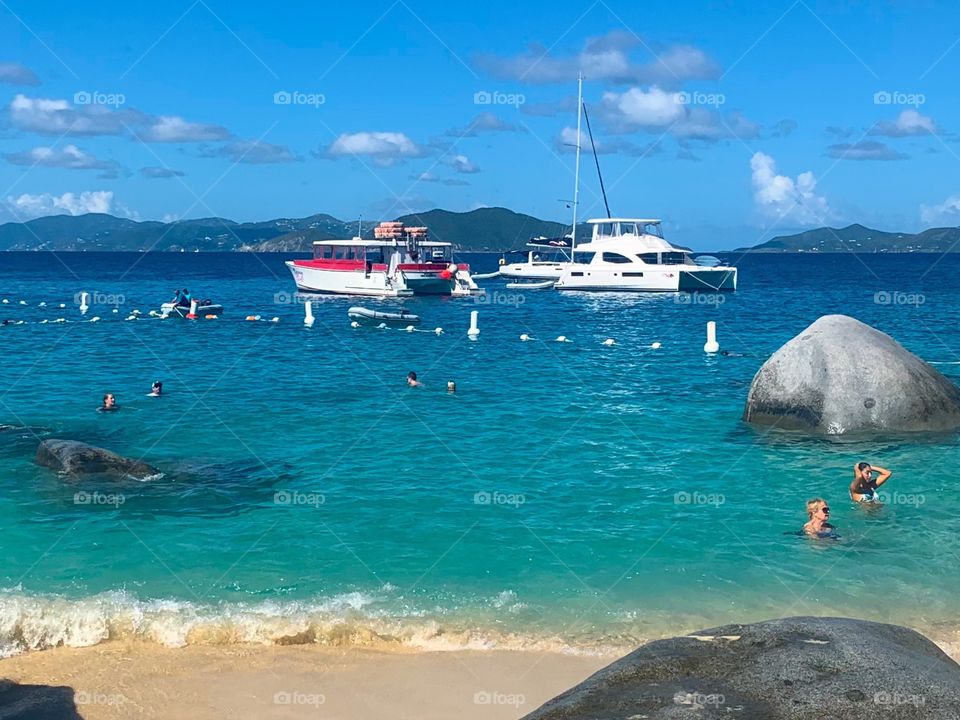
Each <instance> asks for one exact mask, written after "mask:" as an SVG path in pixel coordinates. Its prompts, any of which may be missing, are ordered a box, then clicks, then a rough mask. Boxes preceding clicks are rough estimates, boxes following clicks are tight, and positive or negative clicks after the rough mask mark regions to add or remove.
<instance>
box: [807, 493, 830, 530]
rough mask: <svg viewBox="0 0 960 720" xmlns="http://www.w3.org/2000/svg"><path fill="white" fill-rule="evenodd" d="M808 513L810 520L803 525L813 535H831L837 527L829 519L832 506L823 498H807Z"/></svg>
mask: <svg viewBox="0 0 960 720" xmlns="http://www.w3.org/2000/svg"><path fill="white" fill-rule="evenodd" d="M807 515H808V516H809V518H810V519H809V520H808V521H807V523H806V524H805V525H804V526H803V531H804V532H805V533H806V534H807V535H809V536H811V537H818V538H824V537H831V536H833V531H834V530H835V529H836V528H834V527H833V525H831V524H830V523H829V522H828V520H829V519H830V507H829V506H828V505H827V501H826V500H824V499H823V498H813V500H807Z"/></svg>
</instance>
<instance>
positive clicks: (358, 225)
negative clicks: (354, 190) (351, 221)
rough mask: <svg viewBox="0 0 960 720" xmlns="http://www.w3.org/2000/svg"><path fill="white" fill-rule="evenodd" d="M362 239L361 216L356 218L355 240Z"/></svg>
mask: <svg viewBox="0 0 960 720" xmlns="http://www.w3.org/2000/svg"><path fill="white" fill-rule="evenodd" d="M361 238H363V215H360V216H359V217H358V218H357V240H360V239H361Z"/></svg>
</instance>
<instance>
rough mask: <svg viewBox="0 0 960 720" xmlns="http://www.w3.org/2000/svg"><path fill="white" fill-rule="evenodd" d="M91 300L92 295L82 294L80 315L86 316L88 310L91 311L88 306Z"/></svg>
mask: <svg viewBox="0 0 960 720" xmlns="http://www.w3.org/2000/svg"><path fill="white" fill-rule="evenodd" d="M89 299H90V293H87V292H82V293H80V314H81V315H82V314H85V313H86V312H87V310H89V309H90V306H89V305H87V300H89Z"/></svg>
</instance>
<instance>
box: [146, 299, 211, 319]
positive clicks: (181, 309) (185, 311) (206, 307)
mask: <svg viewBox="0 0 960 720" xmlns="http://www.w3.org/2000/svg"><path fill="white" fill-rule="evenodd" d="M204 303H206V304H204ZM189 314H190V306H189V305H177V304H175V303H172V302H168V303H164V304H163V305H161V306H160V315H161V317H182V318H185V317H187V315H189ZM206 315H223V305H218V304H216V303H212V302H210V301H209V300H202V301H201V302H198V303H197V317H201V318H202V317H205V316H206Z"/></svg>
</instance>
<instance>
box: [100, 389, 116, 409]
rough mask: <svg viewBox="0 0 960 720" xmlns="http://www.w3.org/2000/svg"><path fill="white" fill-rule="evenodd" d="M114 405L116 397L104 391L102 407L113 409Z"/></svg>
mask: <svg viewBox="0 0 960 720" xmlns="http://www.w3.org/2000/svg"><path fill="white" fill-rule="evenodd" d="M116 407H117V399H116V398H115V397H114V396H113V393H106V394H105V395H104V396H103V409H104V410H115V409H116Z"/></svg>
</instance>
